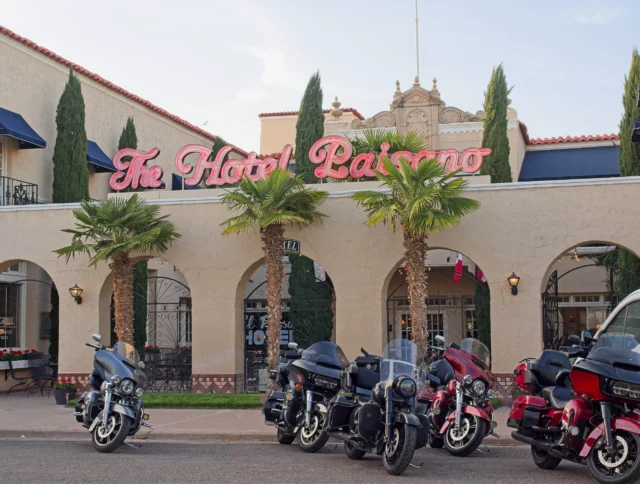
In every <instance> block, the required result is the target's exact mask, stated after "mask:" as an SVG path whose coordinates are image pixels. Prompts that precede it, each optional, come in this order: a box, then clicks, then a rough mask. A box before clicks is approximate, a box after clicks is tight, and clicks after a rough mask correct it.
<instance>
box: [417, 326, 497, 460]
mask: <svg viewBox="0 0 640 484" xmlns="http://www.w3.org/2000/svg"><path fill="white" fill-rule="evenodd" d="M436 341H438V343H440V344H442V345H443V346H444V342H445V340H444V338H443V337H442V336H436ZM433 349H435V350H439V351H441V352H444V353H443V354H442V355H438V356H437V357H436V359H435V360H432V361H431V363H430V365H429V369H428V371H427V373H426V378H427V382H428V383H429V386H430V389H429V390H426V391H423V392H422V393H420V395H419V396H418V402H419V408H418V409H417V410H416V413H418V412H419V410H420V409H422V411H423V412H424V413H426V415H427V417H428V418H429V423H430V426H429V428H430V438H429V444H430V445H431V447H433V448H441V447H442V446H443V445H444V447H445V448H446V449H447V450H448V451H449V453H451V454H453V455H455V456H460V457H463V456H466V455H469V454H471V453H472V452H473V451H474V450H476V449H477V448H478V446H480V444H481V443H482V441H483V439H484V438H485V437H486V436H487V435H493V436H494V437H498V435H497V434H496V433H495V432H494V429H495V426H496V424H495V422H494V421H493V406H492V405H491V403H490V402H489V400H490V399H491V398H493V396H494V393H493V390H492V387H493V385H494V383H495V381H496V380H495V377H494V376H493V374H492V373H491V370H490V369H489V366H490V364H491V357H490V352H489V349H488V348H487V347H486V346H485V345H484V344H483V343H481V342H480V341H478V340H476V339H473V338H467V339H464V340H462V342H461V343H460V346H458V345H456V344H455V343H451V344H450V345H449V347H448V348H447V349H446V350H445V349H444V348H433Z"/></svg>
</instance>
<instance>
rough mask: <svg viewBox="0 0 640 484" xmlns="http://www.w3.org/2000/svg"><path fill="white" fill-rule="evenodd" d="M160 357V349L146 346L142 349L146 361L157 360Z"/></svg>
mask: <svg viewBox="0 0 640 484" xmlns="http://www.w3.org/2000/svg"><path fill="white" fill-rule="evenodd" d="M158 355H160V348H159V347H158V346H154V345H147V346H145V347H144V359H145V360H147V361H153V360H157V359H159V358H158Z"/></svg>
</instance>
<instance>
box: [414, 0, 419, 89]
mask: <svg viewBox="0 0 640 484" xmlns="http://www.w3.org/2000/svg"><path fill="white" fill-rule="evenodd" d="M415 4H416V81H418V79H420V53H419V51H420V48H419V46H418V0H416V1H415Z"/></svg>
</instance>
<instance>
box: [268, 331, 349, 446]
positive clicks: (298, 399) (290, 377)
mask: <svg viewBox="0 0 640 484" xmlns="http://www.w3.org/2000/svg"><path fill="white" fill-rule="evenodd" d="M289 348H290V349H291V350H293V353H295V354H292V352H289V353H288V354H285V358H284V360H283V361H281V364H280V365H279V366H278V368H277V369H276V370H274V371H272V372H271V373H270V375H269V377H270V378H271V379H272V380H275V381H276V382H277V383H278V384H279V387H280V389H274V390H273V391H271V392H270V393H269V395H268V397H267V399H266V401H265V403H264V407H263V410H262V413H263V414H264V417H265V423H267V425H275V426H276V427H277V428H278V434H277V438H278V442H279V443H280V444H283V445H289V444H291V443H292V442H293V441H294V440H295V439H297V443H298V447H299V448H300V449H301V450H303V451H304V452H309V453H313V452H317V451H319V450H320V449H321V448H322V447H324V445H325V444H326V443H327V440H328V439H329V436H328V435H326V433H324V432H323V429H324V426H325V422H326V415H327V405H328V402H329V400H330V399H331V397H333V396H334V395H335V394H336V393H338V391H339V390H340V378H341V371H342V369H343V368H345V367H346V366H347V365H348V364H349V360H347V357H346V356H345V354H344V352H343V351H342V349H340V347H339V346H338V345H336V344H335V343H331V342H329V341H320V342H318V343H314V344H312V345H311V346H309V347H308V348H307V349H306V350H304V351H300V350H299V349H298V345H297V344H295V343H290V344H289Z"/></svg>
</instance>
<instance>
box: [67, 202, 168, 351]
mask: <svg viewBox="0 0 640 484" xmlns="http://www.w3.org/2000/svg"><path fill="white" fill-rule="evenodd" d="M159 212H160V207H158V206H157V205H150V204H148V203H147V201H146V200H144V199H142V198H139V197H138V195H137V194H136V195H133V196H132V197H131V198H129V199H123V198H110V199H108V200H104V201H100V202H89V201H82V202H80V209H79V210H74V211H73V215H74V216H75V218H76V220H77V222H76V228H75V229H64V230H63V232H67V233H70V234H72V235H73V239H72V241H71V245H69V246H67V247H63V248H61V249H58V250H56V251H55V252H56V253H57V254H58V255H60V256H66V259H67V262H69V259H70V258H71V257H75V255H76V254H79V253H82V254H87V255H88V256H89V257H90V264H89V265H90V266H95V265H97V264H98V262H100V261H102V260H103V261H105V262H107V263H108V264H109V268H110V269H111V276H112V279H113V299H114V309H115V332H116V335H117V337H118V341H123V342H125V343H129V344H133V266H134V265H135V262H134V261H133V260H132V259H131V257H132V255H134V254H136V255H141V254H150V253H154V254H162V253H164V252H166V251H167V249H168V248H169V244H170V243H171V242H172V241H174V240H176V239H178V238H180V237H181V235H180V234H179V233H178V232H176V230H175V227H174V225H173V224H172V223H171V222H169V221H168V220H167V218H168V217H169V216H168V215H163V216H160V215H159Z"/></svg>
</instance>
